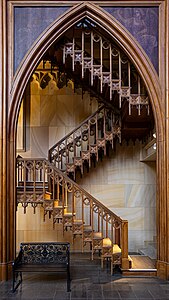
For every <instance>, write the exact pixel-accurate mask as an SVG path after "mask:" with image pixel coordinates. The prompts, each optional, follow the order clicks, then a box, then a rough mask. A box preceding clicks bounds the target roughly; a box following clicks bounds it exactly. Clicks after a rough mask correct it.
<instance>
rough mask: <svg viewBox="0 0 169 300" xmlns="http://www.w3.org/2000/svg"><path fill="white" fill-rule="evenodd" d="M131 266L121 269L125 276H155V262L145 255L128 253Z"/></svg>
mask: <svg viewBox="0 0 169 300" xmlns="http://www.w3.org/2000/svg"><path fill="white" fill-rule="evenodd" d="M130 257H131V259H132V268H131V269H129V270H123V271H122V273H123V275H125V276H130V275H131V276H157V269H156V262H155V260H152V259H151V258H149V257H148V256H145V255H130Z"/></svg>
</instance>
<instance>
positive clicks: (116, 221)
mask: <svg viewBox="0 0 169 300" xmlns="http://www.w3.org/2000/svg"><path fill="white" fill-rule="evenodd" d="M17 203H18V204H19V203H21V204H22V206H23V207H24V212H25V213H26V208H27V206H28V204H31V206H32V207H33V208H34V212H36V207H37V206H38V205H42V206H43V208H44V221H45V216H46V215H47V214H49V216H50V217H51V216H52V218H53V226H57V225H56V224H57V223H62V224H63V234H64V232H65V230H68V229H69V230H72V236H73V240H74V239H75V238H76V236H77V235H80V236H81V237H82V251H83V249H84V247H85V245H86V244H88V243H89V244H90V245H91V248H92V258H93V255H94V252H95V251H96V250H100V249H101V244H100V243H102V241H103V239H104V238H109V240H110V241H111V243H112V245H113V244H118V246H119V247H120V248H121V266H122V268H123V269H127V268H128V222H127V221H126V220H122V219H121V218H120V217H119V216H117V215H116V214H114V213H113V212H112V211H111V210H109V209H108V208H107V207H106V206H104V205H103V204H102V203H101V202H100V201H98V200H97V199H95V198H94V197H93V196H92V195H90V194H89V193H88V192H87V191H85V190H84V189H83V188H82V187H80V186H79V185H78V184H77V183H75V182H74V181H73V180H71V179H70V178H69V177H68V176H66V175H65V174H64V173H63V172H62V171H60V170H59V169H57V168H56V167H55V166H54V165H53V164H51V163H49V162H48V161H47V160H45V159H22V158H18V159H17Z"/></svg>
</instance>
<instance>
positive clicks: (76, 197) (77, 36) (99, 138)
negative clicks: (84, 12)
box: [16, 19, 154, 272]
mask: <svg viewBox="0 0 169 300" xmlns="http://www.w3.org/2000/svg"><path fill="white" fill-rule="evenodd" d="M46 61H50V63H51V70H50V74H49V72H48V71H45V72H44V73H43V74H42V72H41V71H39V70H38V69H37V70H36V71H35V72H34V76H35V77H36V79H37V80H38V81H39V83H40V85H41V88H44V87H46V85H47V84H48V82H49V81H50V80H51V78H52V80H55V81H56V83H57V86H58V87H59V88H61V87H63V86H64V85H66V84H67V83H68V81H69V80H70V79H71V80H72V81H73V82H74V88H75V90H76V88H77V87H79V86H80V88H81V91H82V97H83V93H84V91H87V92H88V93H90V95H91V97H97V100H98V104H99V108H98V110H97V111H96V112H95V113H93V114H92V115H91V116H89V117H88V118H87V119H86V120H84V121H83V122H82V123H81V124H80V125H79V126H78V127H76V128H75V129H74V130H73V131H71V132H70V133H69V134H67V135H66V136H65V137H64V138H63V139H61V140H60V141H59V142H57V143H56V144H55V145H54V146H53V147H52V148H51V149H49V156H48V160H46V159H42V158H41V159H24V158H17V163H16V165H17V204H19V203H21V205H22V206H23V208H24V212H25V213H26V208H27V207H28V205H29V204H30V205H31V206H32V207H33V208H34V212H36V207H37V206H38V205H41V206H42V207H43V209H44V221H45V218H46V216H47V215H49V217H50V218H52V220H53V228H55V226H57V224H60V223H61V224H62V228H63V236H64V234H65V232H66V231H68V230H69V231H71V233H72V243H74V240H75V239H76V237H77V236H80V237H81V249H82V252H83V251H86V246H87V245H89V249H90V251H91V258H92V259H94V257H95V252H98V253H99V254H100V255H101V265H102V267H103V264H104V260H110V262H111V272H113V268H114V266H115V265H119V266H120V267H121V269H122V270H128V269H129V268H130V267H131V264H132V262H131V259H130V257H129V256H128V222H127V220H122V219H121V218H120V217H119V216H117V215H116V214H114V213H113V212H112V211H111V210H110V209H108V208H107V207H105V206H104V204H103V203H101V202H100V201H99V200H97V199H95V198H94V197H93V196H92V195H90V194H89V193H88V192H87V191H85V190H84V189H83V188H82V187H81V186H80V185H78V184H77V183H76V179H77V174H80V176H81V177H83V174H84V173H87V172H90V170H91V169H92V168H93V167H96V166H97V163H98V161H102V160H103V158H104V156H107V155H108V154H109V150H110V148H111V149H113V148H114V147H115V145H116V143H117V142H118V143H121V140H122V139H126V140H129V139H131V138H133V139H136V138H139V139H142V140H144V138H145V136H146V135H147V133H149V132H150V131H151V129H152V128H153V125H154V124H153V120H152V112H151V107H150V105H149V99H148V95H147V92H146V88H145V86H144V84H143V82H142V80H141V78H140V76H139V74H138V73H137V72H136V70H135V68H134V66H133V65H132V64H131V63H130V61H129V60H128V59H127V58H126V56H125V55H124V53H123V52H122V51H121V50H120V49H118V47H117V46H116V45H114V44H112V41H108V39H107V37H105V36H103V34H102V32H101V31H98V30H97V28H96V26H95V24H92V23H91V22H89V21H88V20H87V19H85V20H83V22H81V23H78V24H76V25H75V27H74V28H73V30H68V32H67V33H66V34H65V36H64V38H62V39H61V40H60V41H58V42H57V44H55V45H54V46H53V48H51V49H50V51H49V52H47V53H46V55H45V57H44V59H43V64H44V68H45V63H46ZM136 116H137V118H136ZM143 125H144V126H143ZM136 130H137V134H136V133H135V132H136Z"/></svg>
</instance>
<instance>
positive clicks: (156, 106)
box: [4, 3, 167, 274]
mask: <svg viewBox="0 0 169 300" xmlns="http://www.w3.org/2000/svg"><path fill="white" fill-rule="evenodd" d="M85 16H87V17H88V18H90V19H91V20H93V21H95V22H96V23H97V24H99V26H101V27H102V28H104V30H105V31H106V32H107V33H108V34H109V35H110V36H111V37H113V39H115V40H116V42H117V43H118V44H119V45H120V46H121V47H122V49H124V50H125V52H126V53H127V55H128V56H129V58H130V59H131V61H133V62H134V64H135V65H136V67H137V69H138V70H139V72H140V74H141V76H142V78H143V80H144V82H145V85H146V87H147V90H148V92H149V96H150V99H151V104H152V108H153V111H154V117H155V122H156V129H157V144H158V147H157V151H158V156H157V157H158V158H160V159H157V174H158V176H157V186H158V194H157V205H158V211H160V210H161V209H160V207H161V206H162V207H163V205H164V203H165V202H166V193H165V187H166V184H165V180H164V174H165V163H166V157H165V155H164V154H165V148H164V118H163V114H162V107H161V104H160V98H161V92H160V84H159V80H158V77H157V75H156V72H155V71H154V68H153V67H152V65H151V63H150V62H149V60H148V59H147V57H146V56H145V55H144V52H143V51H142V50H141V48H140V47H139V46H138V44H137V43H136V42H135V41H134V40H133V38H132V37H131V36H130V35H129V34H128V32H127V31H126V30H125V29H124V28H122V27H121V26H120V25H119V24H117V22H116V21H115V19H113V18H110V16H109V15H108V14H106V13H105V12H103V10H102V9H100V8H99V7H98V6H96V5H94V4H91V3H81V4H78V5H76V6H75V7H72V9H70V10H69V11H68V12H67V13H66V14H64V16H62V17H61V18H59V19H58V20H57V21H56V22H54V23H53V24H52V26H51V27H50V28H49V29H48V30H47V31H46V32H45V34H44V35H43V37H41V38H40V39H39V40H37V42H36V43H35V44H34V46H33V47H32V49H30V51H29V52H28V54H27V56H26V57H25V60H24V62H23V64H22V66H21V67H20V69H19V70H18V73H17V74H16V76H15V78H14V81H13V87H12V90H11V105H10V111H9V117H8V139H9V140H8V145H9V148H8V153H7V156H8V157H7V161H8V165H7V174H8V190H9V193H8V202H9V203H10V209H9V210H8V216H9V217H10V219H9V220H10V221H9V222H8V223H9V230H8V236H7V237H6V239H5V241H7V243H4V244H5V248H6V249H5V251H6V252H8V253H9V255H8V260H7V261H8V262H9V261H11V260H12V259H13V257H14V254H15V209H16V204H15V200H16V199H15V176H14V177H13V176H11V173H12V174H15V147H16V144H15V140H16V125H17V117H18V112H19V107H20V103H21V98H22V94H23V91H24V89H25V86H26V84H27V82H28V80H29V78H30V75H31V73H32V70H33V69H34V67H35V66H36V65H37V64H38V62H39V61H40V59H41V58H42V56H43V54H44V53H45V51H46V50H47V49H48V48H49V47H50V46H51V45H52V44H53V43H54V42H55V41H56V40H57V39H58V38H59V37H60V36H61V35H62V34H63V33H64V31H66V30H67V29H68V28H69V27H71V26H72V25H73V24H74V23H76V22H77V21H79V20H81V19H82V18H83V17H85ZM158 221H159V224H160V225H159V229H158V245H160V242H162V240H161V239H162V236H163V234H164V231H163V232H162V229H161V228H162V214H161V215H159V216H158ZM6 222H7V220H6ZM163 222H164V223H165V222H166V220H164V221H163ZM162 233H163V234H162ZM163 243H164V241H163ZM9 249H10V251H9ZM158 259H159V260H160V261H167V257H166V251H164V250H162V249H161V248H160V246H158ZM159 266H160V263H159ZM159 274H160V273H159Z"/></svg>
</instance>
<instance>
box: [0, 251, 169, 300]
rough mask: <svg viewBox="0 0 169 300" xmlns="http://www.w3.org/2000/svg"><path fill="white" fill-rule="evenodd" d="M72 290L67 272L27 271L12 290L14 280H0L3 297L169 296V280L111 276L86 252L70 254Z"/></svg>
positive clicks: (80, 299) (49, 299)
mask: <svg viewBox="0 0 169 300" xmlns="http://www.w3.org/2000/svg"><path fill="white" fill-rule="evenodd" d="M71 278H72V283H71V292H70V293H67V292H66V277H65V276H64V274H58V275H55V274H29V275H27V274H25V275H24V276H23V283H22V286H20V287H19V288H18V289H17V291H16V292H15V293H12V291H11V287H12V281H8V282H1V283H0V299H2V300H3V299H4V300H5V299H6V300H7V299H27V300H30V299H32V300H35V299H43V300H45V299H46V300H52V299H57V300H68V299H70V300H75V299H76V300H84V299H88V300H92V299H95V300H100V299H102V300H106V299H107V300H108V299H113V300H116V299H124V300H128V299H142V300H143V299H145V300H149V299H156V300H157V299H169V282H168V281H163V280H160V279H158V278H146V277H137V278H131V277H125V278H124V277H122V276H121V274H120V273H118V272H117V273H116V274H115V275H113V276H111V275H110V273H109V270H107V269H106V267H105V268H104V270H101V268H100V260H99V259H97V260H94V261H93V262H91V261H90V259H89V256H88V255H85V254H83V255H82V254H72V255H71Z"/></svg>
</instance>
